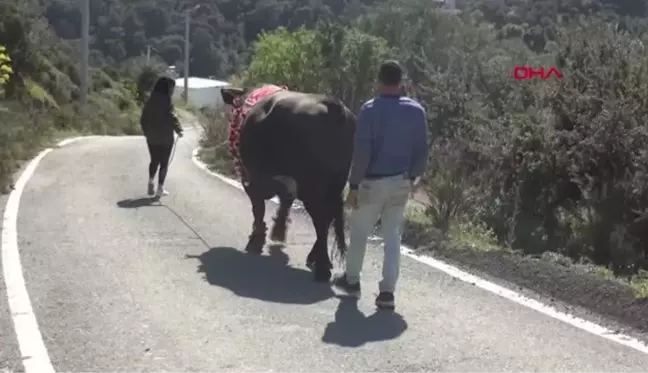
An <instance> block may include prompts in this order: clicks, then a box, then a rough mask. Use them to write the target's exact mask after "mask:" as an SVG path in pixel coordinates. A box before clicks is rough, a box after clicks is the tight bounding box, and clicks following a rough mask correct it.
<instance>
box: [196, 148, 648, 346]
mask: <svg viewBox="0 0 648 373" xmlns="http://www.w3.org/2000/svg"><path fill="white" fill-rule="evenodd" d="M199 151H200V148H196V149H194V151H193V153H192V155H191V159H192V161H193V162H194V164H195V165H196V166H198V167H199V168H201V169H203V170H204V171H206V172H208V173H209V174H211V175H213V176H215V177H217V178H219V179H220V180H222V181H224V182H225V183H227V184H229V185H231V186H233V187H235V188H237V189H240V190H243V186H242V185H241V183H239V182H238V181H236V180H234V179H231V178H229V177H226V176H223V175H219V174H218V173H216V172H213V171H211V170H210V169H209V168H208V167H207V165H206V164H205V163H204V162H202V161H201V160H200V159H199V158H198V152H199ZM272 201H273V202H274V203H277V204H278V203H279V201H278V200H277V198H276V197H275V198H273V199H272ZM401 253H402V254H403V255H405V256H407V257H409V258H412V259H414V260H416V261H418V262H420V263H423V264H425V265H428V266H430V267H432V268H434V269H436V270H439V271H441V272H444V273H446V274H448V275H450V276H452V277H454V278H456V279H458V280H461V281H464V282H468V283H471V284H474V285H475V286H477V287H479V288H481V289H484V290H486V291H488V292H491V293H493V294H496V295H499V296H500V297H503V298H505V299H508V300H510V301H513V302H515V303H517V304H519V305H522V306H524V307H527V308H530V309H532V310H534V311H537V312H540V313H542V314H544V315H547V316H549V317H552V318H554V319H557V320H560V321H563V322H565V323H567V324H569V325H572V326H574V327H576V328H578V329H581V330H584V331H586V332H588V333H591V334H594V335H596V336H599V337H603V338H605V339H607V340H610V341H612V342H615V343H618V344H621V345H624V346H626V347H630V348H632V349H635V350H637V351H639V352H642V353H644V354H648V344H646V343H645V342H643V341H640V340H638V339H636V338H633V337H630V336H628V335H624V334H619V333H616V332H614V331H612V330H610V329H608V328H605V327H603V326H601V325H598V324H596V323H593V322H591V321H587V320H584V319H581V318H579V317H576V316H574V315H570V314H568V313H565V312H561V311H559V310H557V309H555V308H554V307H551V306H548V305H545V304H542V303H540V302H538V301H536V300H534V299H531V298H528V297H525V296H524V295H522V294H520V293H517V292H515V291H513V290H510V289H507V288H504V287H502V286H499V285H496V284H494V283H492V282H490V281H487V280H484V279H482V278H479V277H477V276H475V275H472V274H470V273H467V272H464V271H462V270H461V269H459V268H457V267H454V266H451V265H449V264H447V263H445V262H442V261H440V260H438V259H434V258H432V257H428V256H422V255H417V254H415V253H414V251H413V250H412V249H410V248H408V247H406V246H401Z"/></svg>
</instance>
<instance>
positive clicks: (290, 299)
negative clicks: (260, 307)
mask: <svg viewBox="0 0 648 373" xmlns="http://www.w3.org/2000/svg"><path fill="white" fill-rule="evenodd" d="M186 257H187V258H189V259H198V260H200V265H199V267H198V272H199V273H204V275H205V280H207V282H209V283H210V284H212V285H216V286H220V287H223V288H226V289H229V290H230V291H232V292H233V293H235V294H236V295H239V296H241V297H246V298H255V299H259V300H262V301H267V302H276V303H292V304H314V303H317V302H321V301H323V300H326V299H329V298H331V297H333V295H334V293H333V291H332V290H331V288H330V286H329V285H328V284H318V283H315V282H313V275H312V273H311V272H310V271H308V270H304V269H299V268H294V267H290V266H289V265H288V260H289V259H288V255H287V254H286V253H284V252H283V251H282V250H281V247H280V246H274V247H271V248H270V255H254V254H247V253H245V252H243V251H240V250H237V249H234V248H232V247H214V248H211V249H209V250H208V251H206V252H204V253H202V254H201V255H197V256H196V255H187V256H186Z"/></svg>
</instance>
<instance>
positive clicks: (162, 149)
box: [147, 143, 173, 185]
mask: <svg viewBox="0 0 648 373" xmlns="http://www.w3.org/2000/svg"><path fill="white" fill-rule="evenodd" d="M147 144H148V143H147ZM172 148H173V145H157V144H148V149H149V154H150V155H151V163H149V179H151V180H152V179H153V178H154V177H155V173H156V172H157V170H158V166H159V167H160V174H159V175H158V184H160V185H164V179H166V175H167V169H168V168H169V157H170V156H171V149H172Z"/></svg>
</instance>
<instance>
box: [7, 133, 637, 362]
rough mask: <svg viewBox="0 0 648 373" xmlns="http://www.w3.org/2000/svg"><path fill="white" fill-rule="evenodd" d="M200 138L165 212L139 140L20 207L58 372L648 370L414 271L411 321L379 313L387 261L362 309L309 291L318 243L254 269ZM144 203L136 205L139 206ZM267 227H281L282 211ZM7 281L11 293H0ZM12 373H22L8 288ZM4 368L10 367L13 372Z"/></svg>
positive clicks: (64, 175)
mask: <svg viewBox="0 0 648 373" xmlns="http://www.w3.org/2000/svg"><path fill="white" fill-rule="evenodd" d="M196 140H197V133H195V132H193V131H192V130H190V131H188V133H187V135H186V136H185V138H184V139H182V140H181V143H180V145H179V148H178V151H177V153H176V156H175V159H174V160H173V163H172V165H171V169H170V174H169V180H168V188H169V190H170V191H171V193H172V194H171V195H170V196H168V197H167V198H165V199H164V200H163V204H164V205H159V206H141V207H133V204H131V205H127V206H125V205H124V203H123V202H120V201H124V200H128V199H138V198H141V197H143V196H144V192H145V186H146V185H145V184H146V175H145V174H146V171H145V170H146V163H147V153H146V147H145V145H144V143H143V139H142V138H121V139H120V138H100V139H91V140H81V141H79V142H75V143H73V144H70V145H68V146H66V147H63V148H60V149H56V150H55V151H53V152H52V153H50V154H49V155H48V156H47V157H46V158H45V159H44V160H43V161H42V163H41V164H40V165H39V167H38V169H37V171H36V174H35V175H34V176H33V177H32V179H31V180H30V182H29V183H28V184H27V187H26V189H25V192H24V194H23V196H22V200H21V208H20V213H19V220H18V240H19V246H20V251H21V258H22V264H23V268H24V273H25V279H26V281H27V287H28V290H29V293H30V296H31V300H32V303H33V305H34V309H35V313H36V317H37V319H38V322H39V325H40V329H41V333H42V334H43V338H44V340H45V344H46V346H47V348H48V350H49V354H50V357H51V360H52V363H53V364H54V367H55V368H56V369H57V371H84V372H88V371H104V372H105V371H252V370H254V371H336V372H339V371H565V370H567V371H641V370H644V371H645V369H646V367H648V355H644V354H641V353H639V352H637V351H635V350H632V349H629V348H626V347H623V346H620V345H618V344H614V343H613V342H610V341H608V340H605V339H603V338H600V337H596V336H593V335H591V334H588V333H586V332H584V331H581V330H579V329H576V328H575V327H572V326H570V325H567V324H564V323H562V322H560V321H557V320H555V319H552V318H549V317H547V316H544V315H542V314H539V313H537V312H535V311H532V310H530V309H527V308H524V307H522V306H520V305H518V304H516V303H512V302H510V301H508V300H505V299H503V298H500V297H498V296H495V295H493V294H491V293H488V292H485V291H483V290H481V289H479V288H476V287H474V286H472V285H470V284H467V283H464V282H461V281H457V280H453V279H452V278H450V277H448V276H446V275H444V274H442V273H440V272H438V271H435V270H433V269H432V268H429V267H427V266H425V265H423V264H421V263H418V262H415V261H413V260H410V259H407V258H404V259H403V260H404V263H403V265H404V268H403V271H402V282H401V284H400V289H401V291H400V292H399V293H398V311H399V312H400V313H399V314H398V313H397V314H393V315H390V314H389V313H375V312H374V309H373V294H372V293H374V292H375V290H376V289H375V287H376V285H375V284H376V283H377V279H378V278H377V277H378V275H379V269H378V268H379V266H378V260H379V255H378V254H379V252H378V251H377V250H376V249H375V248H373V249H370V250H369V254H368V255H369V258H368V259H369V261H368V263H367V265H366V277H365V282H364V288H365V293H364V296H363V297H362V299H361V300H360V301H359V302H358V303H357V304H355V303H354V302H350V301H341V300H339V299H338V298H335V297H334V296H333V294H332V292H331V290H330V288H329V287H328V286H326V285H322V284H314V283H312V282H311V274H310V272H309V271H308V270H307V269H306V268H305V266H304V262H305V259H306V254H307V252H308V249H309V247H310V245H311V244H312V242H313V233H312V228H311V226H310V222H309V221H308V220H307V219H306V218H305V217H303V216H301V215H294V216H293V222H294V223H293V225H292V226H291V230H290V232H289V244H288V248H286V249H284V251H274V252H273V255H265V256H263V257H250V256H247V255H245V254H244V253H243V252H242V251H241V248H242V246H243V245H244V243H245V239H246V236H247V234H248V233H249V232H248V229H249V228H250V225H251V213H250V208H249V202H248V201H247V199H246V197H245V195H244V194H243V193H242V192H240V191H238V190H236V189H234V188H232V187H230V186H228V185H226V184H225V183H223V182H222V181H220V180H218V179H216V178H214V177H212V176H210V175H208V174H206V173H204V172H203V171H202V170H200V169H199V168H197V167H196V166H195V165H194V164H193V163H192V161H191V151H192V149H193V147H194V146H195V144H196ZM135 205H136V204H135ZM269 206H270V210H269V211H268V216H270V214H271V213H274V206H273V205H272V204H269ZM0 283H2V282H0ZM0 328H1V329H0V351H1V352H0V371H2V369H3V368H5V369H16V370H18V369H20V368H21V364H20V360H19V355H18V350H17V345H16V339H15V335H14V334H13V328H12V324H11V320H10V318H9V313H8V311H7V302H6V294H5V292H4V288H2V287H0ZM3 364H4V367H3Z"/></svg>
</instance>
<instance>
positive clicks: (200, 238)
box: [160, 202, 211, 249]
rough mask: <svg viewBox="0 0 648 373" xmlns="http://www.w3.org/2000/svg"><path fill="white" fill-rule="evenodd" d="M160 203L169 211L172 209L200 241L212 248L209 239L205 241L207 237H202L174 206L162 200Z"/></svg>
mask: <svg viewBox="0 0 648 373" xmlns="http://www.w3.org/2000/svg"><path fill="white" fill-rule="evenodd" d="M160 205H161V206H164V207H166V208H167V209H168V210H169V211H171V213H172V214H173V215H175V216H176V217H177V218H178V219H179V220H180V221H181V222H182V223H183V224H184V225H185V226H187V228H189V230H191V231H192V232H193V233H194V234H195V235H196V237H198V239H199V240H200V241H202V243H203V244H204V245H205V247H207V248H208V249H211V246H209V244H208V243H207V241H205V239H204V238H202V236H201V235H200V234H199V233H198V232H196V230H195V229H194V228H193V227H192V226H191V225H190V224H189V223H187V221H186V220H184V218H183V217H182V216H180V214H178V213H177V212H175V210H174V209H172V208H171V207H169V206H168V205H165V204H164V203H162V202H160Z"/></svg>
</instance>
